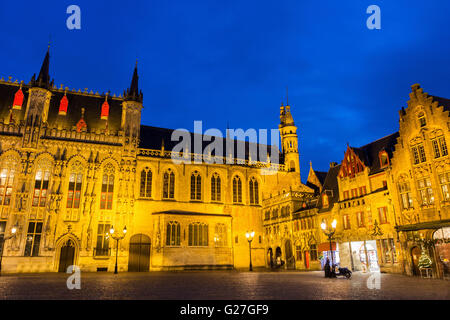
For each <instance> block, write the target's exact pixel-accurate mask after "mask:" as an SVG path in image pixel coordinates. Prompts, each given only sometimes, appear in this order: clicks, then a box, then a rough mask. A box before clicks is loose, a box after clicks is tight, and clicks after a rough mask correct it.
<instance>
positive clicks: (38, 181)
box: [33, 169, 50, 207]
mask: <svg viewBox="0 0 450 320" xmlns="http://www.w3.org/2000/svg"><path fill="white" fill-rule="evenodd" d="M49 179H50V171H44V170H41V169H39V170H38V171H37V172H36V176H35V180H34V193H33V207H45V201H46V199H47V196H48V181H49Z"/></svg>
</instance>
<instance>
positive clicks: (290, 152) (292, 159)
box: [278, 104, 300, 173]
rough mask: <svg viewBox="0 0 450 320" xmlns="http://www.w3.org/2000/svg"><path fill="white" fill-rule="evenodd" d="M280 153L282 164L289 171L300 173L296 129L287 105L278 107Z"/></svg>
mask: <svg viewBox="0 0 450 320" xmlns="http://www.w3.org/2000/svg"><path fill="white" fill-rule="evenodd" d="M278 127H279V129H280V136H281V151H282V152H283V156H284V164H285V165H286V167H287V168H288V170H289V171H292V172H298V173H300V160H299V155H298V138H297V127H296V126H295V123H294V119H293V118H292V114H291V107H290V106H289V104H286V106H283V104H281V107H280V125H279V126H278Z"/></svg>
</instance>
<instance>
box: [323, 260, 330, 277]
mask: <svg viewBox="0 0 450 320" xmlns="http://www.w3.org/2000/svg"><path fill="white" fill-rule="evenodd" d="M323 270H325V278H331V267H330V259H328V258H327V262H325V266H324V268H323Z"/></svg>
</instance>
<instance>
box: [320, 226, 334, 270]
mask: <svg viewBox="0 0 450 320" xmlns="http://www.w3.org/2000/svg"><path fill="white" fill-rule="evenodd" d="M336 224H337V221H336V219H334V220H333V222H331V228H328V229H327V224H326V223H325V222H322V223H321V224H320V227H321V228H322V230H323V233H325V235H326V236H327V237H328V241H330V253H331V265H332V266H333V265H334V258H333V246H332V244H331V240H332V239H333V236H334V233H335V232H336Z"/></svg>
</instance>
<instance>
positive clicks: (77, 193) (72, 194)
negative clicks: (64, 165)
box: [67, 161, 83, 209]
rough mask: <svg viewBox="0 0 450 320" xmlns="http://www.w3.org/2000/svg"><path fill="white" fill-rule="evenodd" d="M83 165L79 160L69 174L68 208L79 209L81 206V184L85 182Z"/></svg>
mask: <svg viewBox="0 0 450 320" xmlns="http://www.w3.org/2000/svg"><path fill="white" fill-rule="evenodd" d="M82 170H83V167H81V164H80V163H79V162H78V161H77V162H76V163H75V164H74V166H73V168H72V173H71V174H70V176H69V190H68V193H67V208H74V209H78V208H79V207H80V199H81V186H82V182H83V173H82Z"/></svg>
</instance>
